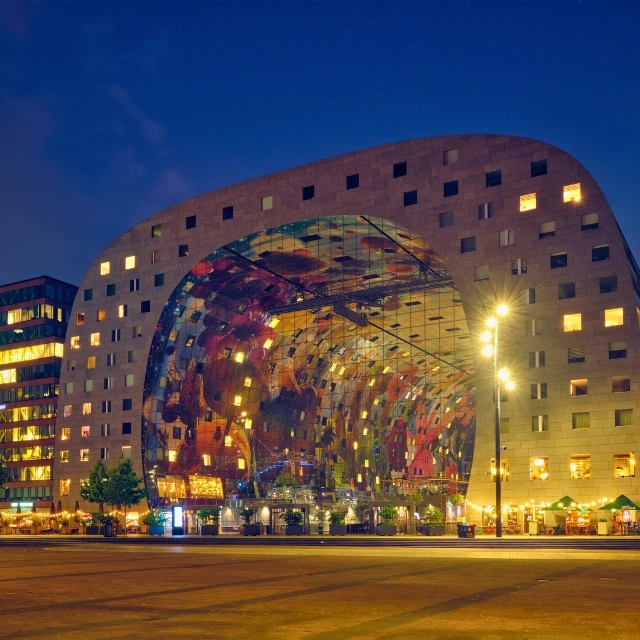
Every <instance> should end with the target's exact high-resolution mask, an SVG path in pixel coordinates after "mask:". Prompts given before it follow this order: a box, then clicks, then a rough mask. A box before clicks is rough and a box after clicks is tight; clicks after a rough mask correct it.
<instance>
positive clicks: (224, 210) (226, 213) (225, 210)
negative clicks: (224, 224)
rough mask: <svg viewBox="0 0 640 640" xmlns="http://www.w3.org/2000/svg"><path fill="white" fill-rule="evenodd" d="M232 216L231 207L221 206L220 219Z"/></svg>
mask: <svg viewBox="0 0 640 640" xmlns="http://www.w3.org/2000/svg"><path fill="white" fill-rule="evenodd" d="M232 218H233V207H232V206H231V207H222V219H223V220H231V219H232Z"/></svg>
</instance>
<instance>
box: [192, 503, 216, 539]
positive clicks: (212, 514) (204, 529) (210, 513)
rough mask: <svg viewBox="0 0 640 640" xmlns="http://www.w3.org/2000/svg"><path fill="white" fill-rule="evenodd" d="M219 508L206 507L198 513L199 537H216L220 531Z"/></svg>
mask: <svg viewBox="0 0 640 640" xmlns="http://www.w3.org/2000/svg"><path fill="white" fill-rule="evenodd" d="M221 512H222V509H221V508H220V507H206V508H204V509H200V511H198V514H197V515H198V520H200V523H201V524H200V535H203V536H217V535H218V533H219V530H220V513H221Z"/></svg>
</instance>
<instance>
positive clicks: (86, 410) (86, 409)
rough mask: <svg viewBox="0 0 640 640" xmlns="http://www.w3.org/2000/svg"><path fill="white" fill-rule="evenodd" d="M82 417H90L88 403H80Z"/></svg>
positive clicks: (89, 405) (89, 404)
mask: <svg viewBox="0 0 640 640" xmlns="http://www.w3.org/2000/svg"><path fill="white" fill-rule="evenodd" d="M82 415H83V416H90V415H91V403H90V402H83V403H82Z"/></svg>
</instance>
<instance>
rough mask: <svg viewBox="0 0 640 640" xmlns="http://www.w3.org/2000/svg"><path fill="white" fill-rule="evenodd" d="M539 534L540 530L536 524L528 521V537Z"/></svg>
mask: <svg viewBox="0 0 640 640" xmlns="http://www.w3.org/2000/svg"><path fill="white" fill-rule="evenodd" d="M539 533H540V528H539V526H538V523H537V522H533V521H532V520H530V521H529V535H530V536H537V535H538V534H539Z"/></svg>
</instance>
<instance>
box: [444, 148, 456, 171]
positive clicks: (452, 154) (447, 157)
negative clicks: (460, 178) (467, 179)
mask: <svg viewBox="0 0 640 640" xmlns="http://www.w3.org/2000/svg"><path fill="white" fill-rule="evenodd" d="M456 162H458V150H457V149H449V150H448V151H445V152H443V154H442V166H443V167H446V166H448V165H450V164H455V163H456Z"/></svg>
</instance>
